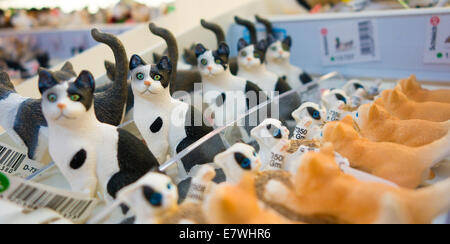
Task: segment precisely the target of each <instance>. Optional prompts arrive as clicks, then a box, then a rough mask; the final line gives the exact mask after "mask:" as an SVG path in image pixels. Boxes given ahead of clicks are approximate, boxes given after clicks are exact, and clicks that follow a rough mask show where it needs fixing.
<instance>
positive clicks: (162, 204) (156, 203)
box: [117, 170, 214, 224]
mask: <svg viewBox="0 0 450 244" xmlns="http://www.w3.org/2000/svg"><path fill="white" fill-rule="evenodd" d="M201 173H203V172H201ZM211 173H214V170H212V171H209V170H208V171H207V172H205V175H208V176H211ZM207 178H208V177H207ZM209 178H210V177H209ZM117 195H118V197H117V199H119V200H120V201H121V202H123V203H124V204H125V205H126V206H127V207H129V208H130V210H131V212H132V213H134V215H135V218H134V221H133V222H134V224H188V223H189V224H206V219H205V217H204V214H203V211H202V207H201V204H200V203H199V202H193V201H185V202H184V203H182V204H180V205H178V194H177V187H176V185H175V184H173V182H172V180H171V179H170V178H169V177H168V176H166V175H163V174H160V173H149V174H147V175H146V176H144V177H142V178H141V179H140V180H139V181H138V182H136V183H134V184H133V185H130V186H127V187H126V188H124V189H123V190H121V191H120V192H119V193H118V194H117Z"/></svg>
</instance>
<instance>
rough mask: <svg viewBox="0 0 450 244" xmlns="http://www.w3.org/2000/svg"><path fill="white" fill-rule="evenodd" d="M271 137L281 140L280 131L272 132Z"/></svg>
mask: <svg viewBox="0 0 450 244" xmlns="http://www.w3.org/2000/svg"><path fill="white" fill-rule="evenodd" d="M273 136H274V137H275V138H281V130H280V129H277V130H275V131H274V132H273Z"/></svg>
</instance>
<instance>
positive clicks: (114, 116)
mask: <svg viewBox="0 0 450 244" xmlns="http://www.w3.org/2000/svg"><path fill="white" fill-rule="evenodd" d="M92 37H93V38H94V39H95V40H96V41H98V42H101V43H104V44H106V45H108V46H109V47H110V48H111V50H112V51H113V53H114V58H115V62H116V64H115V65H112V63H110V65H109V67H107V69H108V68H109V69H114V73H113V74H114V75H110V76H113V77H110V78H113V79H112V81H113V83H112V85H111V86H109V87H108V88H107V89H106V90H105V91H103V92H101V93H96V94H95V101H94V102H95V105H96V106H95V114H96V115H97V118H98V119H99V120H100V121H102V122H103V123H107V124H110V125H115V126H118V125H120V123H121V122H122V118H123V114H124V108H125V103H126V101H127V98H128V83H127V79H128V57H127V53H126V51H125V47H124V46H123V44H122V42H121V41H120V40H119V39H118V38H117V37H116V36H114V35H111V34H107V33H102V32H100V31H99V30H98V29H93V30H92ZM114 67H115V68H114ZM108 73H110V74H111V70H108ZM112 98H113V99H112Z"/></svg>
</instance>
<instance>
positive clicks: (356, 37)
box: [319, 20, 380, 66]
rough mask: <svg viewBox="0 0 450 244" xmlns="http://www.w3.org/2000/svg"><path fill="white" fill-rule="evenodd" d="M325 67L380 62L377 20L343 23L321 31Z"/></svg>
mask: <svg viewBox="0 0 450 244" xmlns="http://www.w3.org/2000/svg"><path fill="white" fill-rule="evenodd" d="M319 33H320V37H321V44H322V45H321V46H322V63H323V65H328V66H332V65H340V64H349V63H363V62H372V61H378V60H380V55H379V50H378V45H377V43H378V33H377V26H376V21H375V20H359V21H356V20H355V21H343V22H340V23H337V24H330V25H327V26H322V27H321V28H320V30H319Z"/></svg>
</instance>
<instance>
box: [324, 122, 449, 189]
mask: <svg viewBox="0 0 450 244" xmlns="http://www.w3.org/2000/svg"><path fill="white" fill-rule="evenodd" d="M353 123H354V122H353V119H352V117H351V116H347V117H345V118H344V119H343V120H342V121H340V122H330V123H327V125H326V126H325V128H324V132H323V141H324V142H330V143H332V144H333V146H334V148H335V150H336V151H337V152H338V153H340V154H341V155H342V156H343V157H345V158H347V159H348V160H349V161H350V164H351V166H352V167H353V168H356V169H359V170H362V171H365V172H367V173H369V174H373V175H375V176H379V177H381V178H383V179H387V180H389V181H391V182H394V183H396V184H398V185H399V186H402V187H405V188H410V189H414V188H416V187H418V186H419V185H420V184H422V182H423V181H424V180H426V179H428V177H429V176H430V173H431V169H432V168H434V167H436V165H437V164H438V163H440V162H441V161H442V160H444V159H446V158H447V157H449V156H450V133H448V134H447V135H446V136H444V137H443V138H441V139H439V140H436V141H434V142H432V143H430V144H427V145H424V146H422V147H408V146H405V145H401V144H395V143H391V142H373V141H370V140H369V139H366V138H363V137H361V136H360V135H359V134H358V132H357V131H356V130H355V128H354V127H353Z"/></svg>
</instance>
